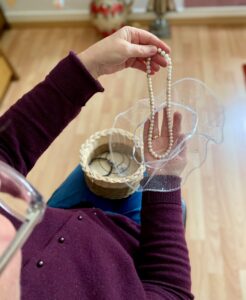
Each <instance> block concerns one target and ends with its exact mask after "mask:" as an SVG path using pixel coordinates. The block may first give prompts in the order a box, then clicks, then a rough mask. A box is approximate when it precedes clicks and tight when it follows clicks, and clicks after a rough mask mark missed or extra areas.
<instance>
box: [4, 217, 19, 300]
mask: <svg viewBox="0 0 246 300" xmlns="http://www.w3.org/2000/svg"><path fill="white" fill-rule="evenodd" d="M14 236H15V229H14V227H13V225H12V224H11V223H10V221H8V220H7V219H6V218H5V217H3V216H2V215H0V256H1V255H2V253H3V252H4V250H5V249H6V248H7V246H8V244H9V243H10V241H11V240H12V239H13V237H14ZM20 268H21V252H20V251H18V252H17V253H16V255H15V256H14V257H13V259H12V260H11V261H10V263H9V265H8V266H7V268H6V269H5V270H4V271H3V273H2V274H0V296H1V297H0V298H1V300H19V299H20Z"/></svg>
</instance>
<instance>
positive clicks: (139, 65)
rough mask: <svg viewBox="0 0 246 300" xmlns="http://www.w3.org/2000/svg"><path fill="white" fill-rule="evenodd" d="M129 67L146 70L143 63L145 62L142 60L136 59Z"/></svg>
mask: <svg viewBox="0 0 246 300" xmlns="http://www.w3.org/2000/svg"><path fill="white" fill-rule="evenodd" d="M131 68H134V69H138V70H140V71H143V72H146V65H145V63H143V62H142V61H139V60H136V61H135V62H134V63H133V64H132V66H131Z"/></svg>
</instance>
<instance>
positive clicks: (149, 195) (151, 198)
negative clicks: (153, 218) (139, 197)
mask: <svg viewBox="0 0 246 300" xmlns="http://www.w3.org/2000/svg"><path fill="white" fill-rule="evenodd" d="M143 202H144V203H145V204H156V203H172V204H178V205H181V189H179V190H177V191H173V192H150V191H146V192H144V193H143Z"/></svg>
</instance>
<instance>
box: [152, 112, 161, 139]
mask: <svg viewBox="0 0 246 300" xmlns="http://www.w3.org/2000/svg"><path fill="white" fill-rule="evenodd" d="M158 115H159V114H158V112H156V113H155V118H154V128H153V138H154V137H156V136H159V134H160V133H159V117H158Z"/></svg>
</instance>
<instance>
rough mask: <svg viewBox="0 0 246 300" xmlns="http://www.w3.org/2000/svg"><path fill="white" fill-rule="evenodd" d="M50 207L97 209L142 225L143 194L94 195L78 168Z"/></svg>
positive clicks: (184, 215)
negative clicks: (122, 197) (112, 198)
mask: <svg viewBox="0 0 246 300" xmlns="http://www.w3.org/2000/svg"><path fill="white" fill-rule="evenodd" d="M47 204H48V206H50V207H55V208H67V209H69V208H73V207H88V205H89V206H90V207H96V208H100V209H102V210H103V211H105V212H106V213H108V214H122V215H124V216H126V217H128V218H130V219H132V220H133V221H135V222H136V223H138V224H140V212H141V207H142V193H141V192H135V193H134V194H132V195H131V196H129V197H128V198H125V199H122V200H108V199H106V198H102V197H99V196H96V195H95V194H93V193H92V192H91V191H90V190H89V189H88V187H87V185H86V182H85V178H84V173H83V171H82V169H81V167H80V166H77V167H76V168H75V169H74V170H73V172H72V173H71V174H70V175H69V176H68V177H67V179H66V180H65V181H64V182H63V183H62V184H61V185H60V187H59V188H58V189H57V190H56V191H55V192H54V193H53V195H52V196H51V198H50V199H49V201H48V203H47ZM182 212H183V223H184V224H185V219H186V205H185V202H184V200H182Z"/></svg>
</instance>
